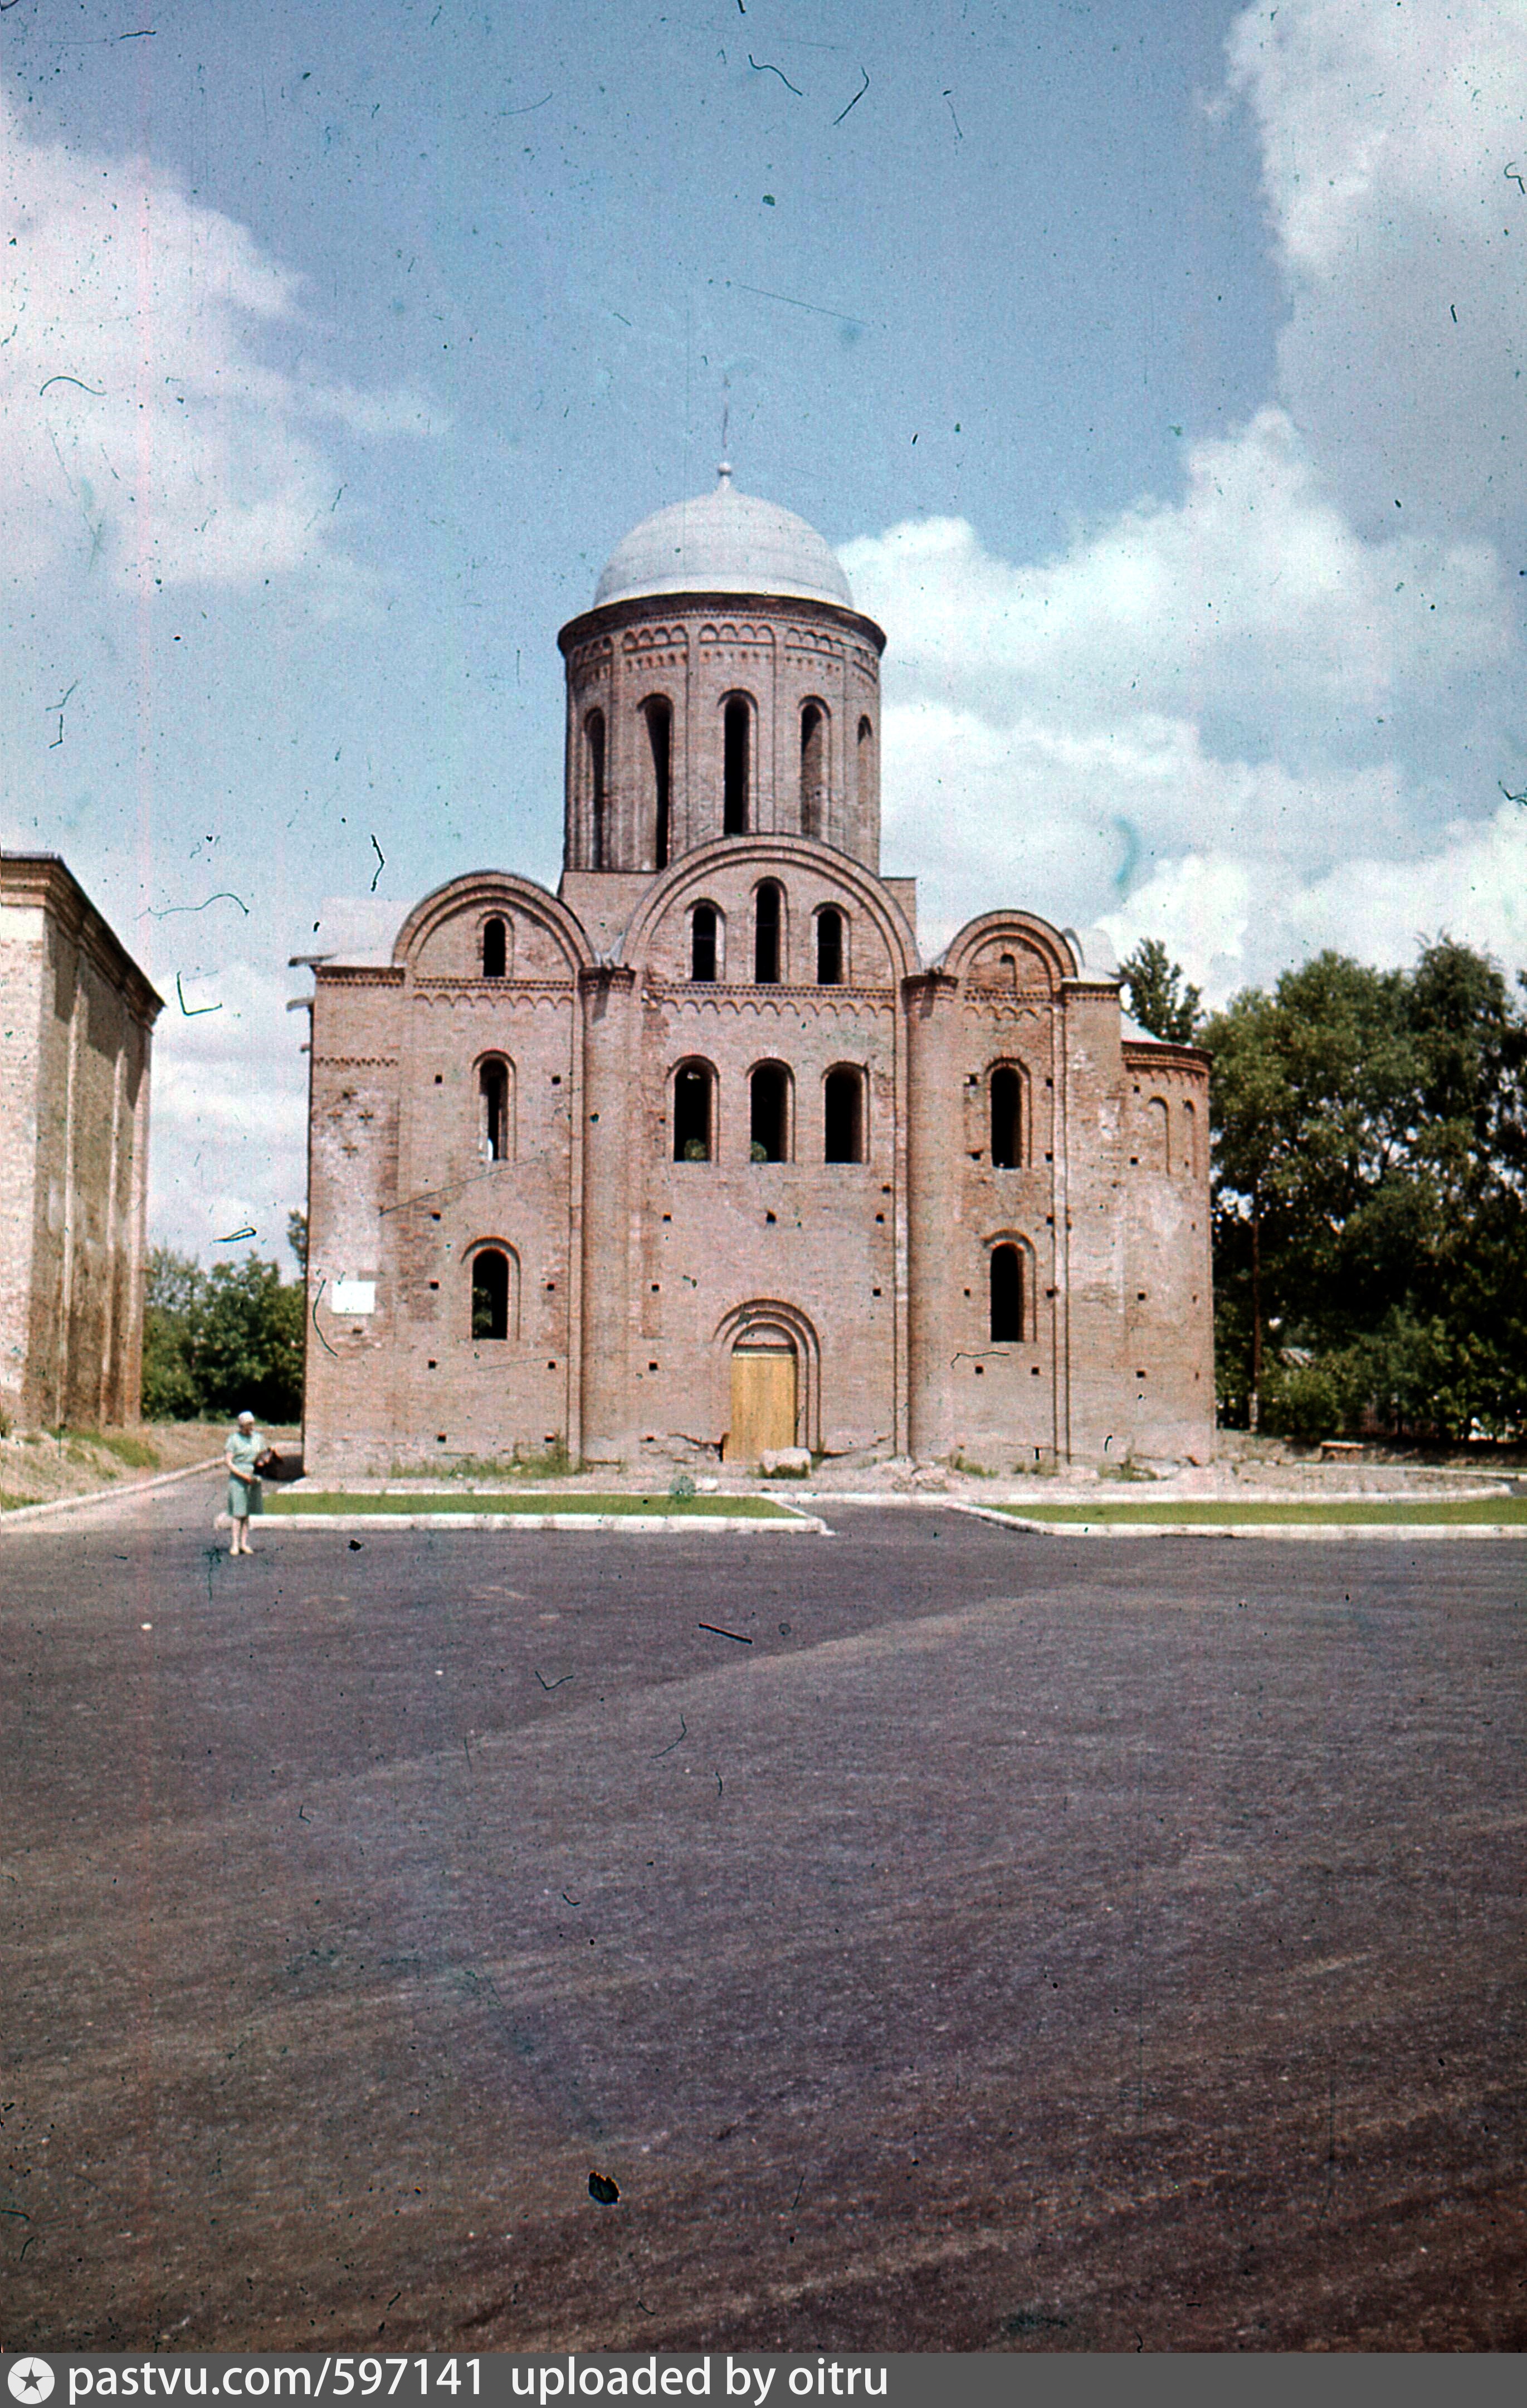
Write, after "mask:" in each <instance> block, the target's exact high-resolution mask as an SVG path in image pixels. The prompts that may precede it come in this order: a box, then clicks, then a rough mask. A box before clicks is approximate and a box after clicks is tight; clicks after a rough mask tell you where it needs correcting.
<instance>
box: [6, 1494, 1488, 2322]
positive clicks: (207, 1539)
mask: <svg viewBox="0 0 1527 2408" xmlns="http://www.w3.org/2000/svg"><path fill="white" fill-rule="evenodd" d="M220 1490H221V1481H220V1480H218V1479H216V1478H213V1479H211V1480H208V1481H207V1482H202V1481H192V1482H187V1483H185V1484H181V1485H179V1486H177V1487H172V1488H168V1489H163V1490H160V1491H157V1492H155V1493H153V1494H151V1495H149V1496H144V1497H140V1498H136V1499H132V1498H121V1499H117V1500H113V1501H112V1503H111V1504H110V1505H109V1506H103V1507H96V1508H92V1509H88V1510H86V1511H84V1512H74V1513H71V1514H69V1515H68V1516H66V1517H64V1519H63V1520H61V1521H59V1522H58V1523H56V1524H53V1525H50V1526H47V1527H45V1526H44V1525H43V1524H41V1523H38V1524H34V1525H33V1526H32V1527H30V1528H29V1529H26V1530H21V1529H14V1530H9V1531H0V1668H3V1672H0V1697H3V1700H4V1706H3V1716H4V1719H3V1724H0V1801H3V1803H0V1817H3V1821H0V1895H3V1897H4V1900H5V1907H6V1912H5V1915H4V1921H3V1924H0V1950H3V1971H0V2133H3V2136H4V2146H3V2150H0V2266H3V2267H4V2270H5V2273H4V2281H3V2285H0V2341H3V2343H4V2346H5V2347H6V2348H7V2349H11V2350H15V2349H20V2348H22V2347H30V2346H34V2345H36V2346H40V2347H47V2346H48V2345H50V2344H51V2345H52V2346H54V2347H56V2348H60V2349H62V2348H93V2349H113V2348H127V2347H131V2348H134V2349H136V2348H139V2347H149V2346H152V2345H155V2344H158V2345H159V2346H161V2347H164V2348H169V2349H179V2348H191V2347H209V2348H219V2349H253V2348H266V2349H274V2348H314V2347H316V2348H321V2349H330V2348H349V2349H357V2350H358V2349H362V2348H366V2347H376V2348H379V2349H383V2350H389V2351H394V2352H397V2351H415V2350H419V2349H422V2348H424V2347H426V2346H432V2347H443V2346H450V2347H451V2348H456V2349H483V2350H487V2349H492V2348H495V2347H497V2348H516V2349H533V2348H542V2347H551V2346H556V2347H562V2348H576V2349H579V2350H588V2349H592V2348H598V2347H611V2348H621V2349H630V2348H640V2349H643V2350H647V2349H680V2348H698V2347H705V2348H710V2349H727V2348H731V2349H750V2348H764V2347H778V2348H789V2349H809V2348H813V2347H834V2348H841V2349H853V2348H863V2349H875V2350H889V2349H898V2348H899V2349H939V2348H942V2349H957V2350H1010V2351H1016V2350H1068V2351H1069V2350H1120V2349H1134V2348H1135V2347H1143V2348H1145V2349H1162V2348H1185V2349H1249V2350H1266V2349H1309V2348H1335V2349H1355V2348H1363V2349H1393V2348H1402V2349H1428V2350H1453V2349H1482V2348H1487V2349H1520V2347H1521V2346H1522V2345H1523V2343H1524V2341H1527V2161H1524V2143H1527V2068H1524V2060H1523V2035H1524V2025H1527V1991H1524V1981H1523V1975H1524V1971H1527V1946H1524V1941H1527V1905H1524V1898H1523V1889H1524V1883H1523V1856H1524V1848H1523V1842H1524V1834H1527V1684H1524V1679H1523V1674H1524V1670H1527V1664H1524V1656H1527V1542H1524V1543H1522V1544H1521V1545H1520V1546H1519V1545H1518V1544H1516V1543H1514V1542H1503V1543H1498V1544H1495V1545H1491V1546H1476V1545H1471V1544H1469V1543H1467V1542H1463V1541H1451V1542H1449V1544H1447V1545H1440V1544H1432V1543H1425V1542H1423V1543H1420V1544H1416V1545H1412V1546H1406V1545H1400V1544H1392V1545H1386V1546H1382V1547H1380V1546H1377V1545H1372V1544H1369V1545H1351V1544H1340V1543H1334V1544H1330V1545H1325V1544H1318V1543H1309V1542H1306V1543H1305V1544H1302V1545H1300V1546H1298V1547H1290V1546H1284V1545H1279V1544H1277V1543H1276V1542H1269V1543H1262V1542H1233V1541H1223V1540H1186V1541H1175V1540H1153V1541H1128V1540H1125V1541H1098V1540H1090V1541H1077V1542H1071V1541H1066V1540H1063V1539H1056V1538H1031V1537H1025V1536H1023V1535H1022V1534H1020V1533H1017V1532H1013V1531H1007V1530H1002V1529H997V1528H993V1527H990V1526H988V1525H986V1524H983V1523H979V1522H976V1521H974V1520H972V1519H970V1518H968V1517H967V1516H964V1515H962V1514H959V1513H957V1512H952V1511H949V1510H947V1509H942V1508H938V1507H932V1508H929V1509H926V1510H916V1511H913V1510H900V1511H897V1510H892V1509H884V1510H875V1509H867V1508H851V1507H833V1508H831V1509H830V1511H829V1512H828V1519H829V1520H830V1522H831V1523H832V1525H833V1528H834V1530H835V1536H834V1537H832V1538H824V1539H802V1540H797V1541H792V1543H791V1544H789V1545H788V1546H786V1545H781V1544H780V1543H779V1542H778V1540H771V1539H766V1538H757V1539H755V1538H750V1537H716V1536H709V1537H702V1536H697V1535H696V1536H691V1535H689V1534H684V1535H667V1536H663V1537H657V1538H648V1539H640V1538H636V1537H635V1536H632V1535H629V1534H622V1533H611V1534H608V1535H606V1534H598V1535H592V1536H588V1537H583V1536H571V1535H566V1534H548V1535H538V1534H532V1533H520V1532H515V1533H510V1534H499V1533H494V1532H474V1531H443V1532H439V1531H427V1532H425V1531H421V1532H407V1531H398V1532H375V1531H368V1532H366V1534H365V1535H364V1539H363V1540H361V1541H356V1540H353V1539H351V1538H349V1537H347V1536H346V1535H345V1534H344V1533H342V1532H335V1531H321V1532H320V1531H303V1530H301V1529H282V1530H280V1531H277V1530H276V1529H274V1528H273V1527H268V1526H267V1527H264V1528H263V1529H260V1528H257V1532H256V1545H257V1548H258V1549H259V1550H260V1552H259V1553H257V1555H255V1557H254V1558H253V1559H252V1560H251V1561H250V1562H247V1563H244V1562H236V1563H235V1562H230V1561H229V1560H228V1559H227V1558H226V1556H225V1555H223V1554H222V1553H221V1547H220V1545H219V1544H218V1542H217V1541H215V1539H214V1534H213V1532H212V1529H211V1527H210V1526H211V1520H212V1515H213V1513H214V1512H215V1511H216V1509H217V1504H218V1502H219V1501H220V1499H219V1493H218V1492H219V1491H220ZM591 2173H597V2174H599V2175H600V2176H602V2177H603V2178H604V2184H603V2187H604V2188H605V2189H606V2190H607V2189H608V2187H609V2186H611V2185H614V2186H617V2187H618V2191H619V2196H618V2198H616V2199H615V2200H613V2201H610V2202H609V2203H603V2202H601V2201H600V2200H596V2199H595V2198H593V2197H592V2196H591V2191H590V2175H591Z"/></svg>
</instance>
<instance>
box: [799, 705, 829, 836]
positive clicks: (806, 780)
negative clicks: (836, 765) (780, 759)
mask: <svg viewBox="0 0 1527 2408" xmlns="http://www.w3.org/2000/svg"><path fill="white" fill-rule="evenodd" d="M826 833H827V713H826V710H824V709H823V707H822V705H821V703H820V702H808V703H806V704H804V705H803V706H802V710H801V834H802V835H803V836H813V837H824V836H825V835H826Z"/></svg>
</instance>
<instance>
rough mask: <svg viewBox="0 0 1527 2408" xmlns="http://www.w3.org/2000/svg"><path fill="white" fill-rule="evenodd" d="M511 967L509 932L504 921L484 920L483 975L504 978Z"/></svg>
mask: <svg viewBox="0 0 1527 2408" xmlns="http://www.w3.org/2000/svg"><path fill="white" fill-rule="evenodd" d="M508 966H509V938H508V931H507V928H506V927H505V925H504V923H503V921H502V920H484V922H483V924H482V975H483V977H484V978H502V977H503V976H504V974H505V972H506V970H507V968H508Z"/></svg>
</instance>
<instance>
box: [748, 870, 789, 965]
mask: <svg viewBox="0 0 1527 2408" xmlns="http://www.w3.org/2000/svg"><path fill="white" fill-rule="evenodd" d="M780 900H781V898H780V894H779V889H778V886H776V884H775V883H774V881H773V880H772V879H766V880H765V881H764V884H763V885H762V886H761V887H760V888H759V890H758V894H757V896H756V897H755V898H754V904H753V977H754V980H755V981H756V982H757V983H758V984H759V985H760V986H778V983H779V924H780V919H781V916H782V914H781V911H780Z"/></svg>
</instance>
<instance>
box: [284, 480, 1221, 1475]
mask: <svg viewBox="0 0 1527 2408" xmlns="http://www.w3.org/2000/svg"><path fill="white" fill-rule="evenodd" d="M560 641H561V645H562V650H563V653H564V659H565V663H566V683H567V720H566V749H565V764H564V803H565V821H564V826H565V837H564V874H563V878H562V882H561V884H560V887H559V890H558V893H557V894H556V895H555V896H552V895H550V894H549V893H548V892H547V891H546V890H545V889H544V888H541V887H539V886H537V885H535V884H534V883H533V882H531V881H529V880H527V879H523V878H520V877H517V876H516V875H514V874H513V873H512V872H509V871H497V870H484V871H479V872H476V873H473V874H472V875H470V876H467V877H464V878H457V879H453V880H451V881H450V882H449V883H448V884H446V885H444V886H442V887H440V888H437V889H436V890H435V893H433V894H431V895H429V896H425V897H424V898H423V899H422V900H421V902H420V903H419V904H418V905H417V906H416V907H415V908H414V910H412V911H410V912H409V913H408V915H407V918H406V919H405V920H404V922H403V925H402V926H401V927H400V928H399V929H398V930H397V932H396V935H395V938H394V939H393V941H392V945H391V947H390V948H387V949H384V950H382V951H380V952H377V953H369V952H365V951H364V950H356V951H350V950H348V949H344V948H339V949H336V950H335V952H334V953H330V954H328V955H327V956H325V957H321V958H316V959H314V960H313V963H312V967H313V971H314V994H313V997H312V1049H311V1098H310V1115H309V1217H310V1238H309V1255H308V1281H309V1305H310V1312H309V1325H310V1328H311V1330H312V1332H313V1338H312V1340H310V1342H309V1347H308V1360H307V1462H308V1466H309V1469H310V1471H311V1472H312V1473H314V1474H316V1475H317V1476H319V1477H323V1476H332V1475H336V1474H340V1473H343V1472H347V1471H350V1472H368V1473H372V1474H375V1473H378V1472H381V1473H386V1472H389V1471H392V1470H394V1469H396V1470H404V1469H408V1470H412V1469H421V1468H424V1469H427V1468H428V1467H429V1466H431V1465H440V1466H442V1467H449V1466H450V1465H451V1464H452V1463H458V1462H461V1461H463V1460H466V1459H472V1460H506V1459H508V1458H511V1457H513V1456H514V1455H519V1456H521V1458H524V1457H527V1456H535V1455H545V1454H547V1453H549V1452H554V1451H555V1452H561V1451H565V1453H566V1454H567V1455H569V1456H570V1457H572V1458H574V1459H582V1460H585V1461H589V1462H605V1461H610V1462H615V1461H619V1462H624V1463H628V1464H632V1465H638V1464H640V1463H641V1462H642V1461H643V1460H644V1459H649V1460H652V1461H653V1462H654V1464H656V1463H659V1462H664V1461H669V1462H671V1461H680V1462H683V1461H690V1462H701V1461H703V1460H705V1459H706V1458H707V1457H714V1456H715V1455H717V1454H721V1455H722V1456H723V1459H725V1460H727V1461H735V1462H750V1461H754V1460H756V1458H757V1456H758V1455H760V1454H761V1453H762V1452H764V1451H765V1450H767V1449H770V1448H781V1447H785V1446H791V1445H797V1446H802V1447H806V1448H809V1449H811V1450H812V1451H813V1452H814V1453H819V1454H828V1455H851V1454H861V1453H862V1454H864V1455H876V1454H881V1455H892V1454H896V1455H906V1454H915V1455H919V1456H921V1457H925V1458H926V1457H937V1456H944V1455H950V1454H953V1453H956V1452H959V1453H962V1454H963V1455H965V1456H966V1457H967V1458H969V1459H973V1460H979V1461H983V1462H987V1463H991V1464H992V1465H994V1466H996V1467H998V1468H1001V1469H1012V1468H1014V1467H1015V1466H1018V1465H1028V1466H1035V1465H1045V1464H1051V1463H1055V1462H1057V1461H1073V1460H1084V1461H1086V1460H1092V1461H1105V1460H1112V1461H1120V1460H1122V1459H1124V1458H1126V1457H1127V1456H1128V1455H1131V1454H1132V1453H1134V1454H1135V1455H1158V1456H1159V1455H1178V1456H1180V1455H1184V1454H1203V1453H1206V1451H1207V1450H1208V1448H1209V1446H1210V1444H1211V1441H1212V1430H1213V1376H1212V1355H1211V1326H1212V1325H1211V1298H1210V1284H1209V1254H1208V1162H1207V1079H1208V1064H1207V1061H1206V1057H1205V1055H1204V1054H1201V1053H1199V1052H1197V1051H1196V1050H1194V1049H1192V1048H1191V1047H1181V1046H1170V1045H1163V1044H1160V1043H1158V1042H1156V1041H1155V1040H1154V1039H1149V1038H1147V1037H1146V1036H1145V1035H1144V1034H1143V1033H1142V1032H1140V1031H1138V1030H1135V1029H1132V1028H1131V1027H1130V1025H1129V1024H1128V1023H1127V1022H1126V1021H1125V1020H1124V1019H1123V1017H1122V1014H1121V1011H1120V990H1119V981H1118V977H1117V973H1116V972H1114V971H1113V969H1112V968H1111V965H1110V966H1109V967H1108V968H1093V967H1091V966H1090V965H1089V964H1088V963H1087V962H1086V961H1084V960H1083V958H1082V955H1081V948H1080V946H1079V944H1078V942H1077V939H1076V938H1075V937H1074V936H1072V935H1071V934H1069V933H1068V932H1062V931H1060V930H1058V929H1056V928H1053V927H1051V926H1049V925H1048V924H1047V923H1046V922H1045V921H1043V920H1042V919H1040V918H1038V917H1037V916H1035V914H1034V913H1032V912H1029V911H1025V910H1019V909H1011V910H993V911H991V912H988V913H986V914H983V915H982V916H981V917H980V918H979V919H978V920H976V921H974V922H972V923H971V924H969V925H967V926H966V927H965V928H963V930H962V931H961V932H960V934H959V936H958V937H957V938H956V939H954V942H953V943H952V944H951V945H950V946H949V947H948V948H947V949H946V951H945V952H944V953H942V954H941V955H940V957H939V958H938V959H937V960H936V961H934V962H929V963H924V961H923V960H922V958H921V955H920V951H919V946H918V939H917V934H916V893H915V884H914V882H913V881H912V880H910V879H906V878H897V877H891V878H886V877H882V875H881V874H880V867H879V782H880V780H879V759H880V753H879V745H880V690H879V665H880V656H881V653H882V651H883V649H884V645H885V638H884V636H883V634H882V632H881V630H880V629H879V628H878V626H876V625H875V624H874V623H873V621H871V620H869V619H867V618H865V617H864V616H863V614H862V613H860V612H859V611H857V610H856V609H855V608H854V605H853V598H852V595H851V594H850V591H849V584H848V581H847V579H846V577H845V576H844V573H843V570H842V567H841V566H840V565H839V563H838V562H837V560H836V559H835V556H834V554H833V552H831V550H830V549H829V547H828V546H827V545H826V543H825V542H823V540H822V539H821V537H820V536H818V535H817V534H816V533H815V532H814V531H813V530H812V529H811V528H810V527H808V526H807V525H806V523H804V522H803V521H802V520H800V519H798V518H795V517H794V516H792V513H790V512H789V511H786V510H784V509H779V508H778V507H777V506H775V505H773V504H770V503H767V502H764V501H761V500H758V499H756V498H755V497H753V496H750V495H743V494H739V493H737V492H736V491H735V488H734V486H733V485H732V482H731V480H730V476H729V473H728V472H726V471H725V470H723V471H722V473H721V480H720V482H719V484H718V486H717V489H716V491H715V492H714V493H713V494H711V495H706V496H705V497H704V498H702V499H700V500H697V501H692V502H689V503H683V504H679V505H678V506H676V507H675V508H673V509H666V510H663V511H660V512H659V513H658V514H657V515H656V517H654V518H652V519H649V520H647V521H645V522H644V523H642V524H641V525H640V526H638V527H637V528H635V530H634V532H633V533H632V534H631V535H629V536H628V537H626V538H625V539H624V541H623V542H622V543H621V544H620V545H619V546H618V547H617V548H616V551H615V552H614V553H613V554H612V556H611V558H610V560H609V563H608V565H607V567H606V569H605V572H604V575H603V576H602V578H601V579H600V581H599V584H598V587H597V590H596V592H595V595H594V597H593V601H592V607H591V608H590V609H588V610H586V611H584V612H582V613H581V614H580V615H579V616H578V617H577V618H576V619H574V620H573V621H572V622H571V623H570V624H569V625H568V626H566V627H564V629H563V631H562V635H561V638H560Z"/></svg>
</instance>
